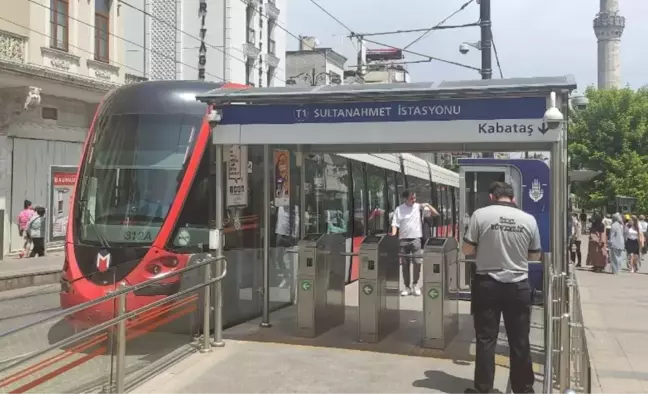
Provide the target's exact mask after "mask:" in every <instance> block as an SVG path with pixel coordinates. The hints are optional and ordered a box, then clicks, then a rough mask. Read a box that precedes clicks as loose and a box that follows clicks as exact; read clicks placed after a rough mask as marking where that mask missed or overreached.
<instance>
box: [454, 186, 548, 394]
mask: <svg viewBox="0 0 648 394" xmlns="http://www.w3.org/2000/svg"><path fill="white" fill-rule="evenodd" d="M489 196H490V199H491V201H492V204H491V205H489V206H487V207H484V208H480V209H478V210H476V211H475V212H474V213H473V215H472V217H471V218H470V222H469V224H468V230H467V231H466V235H465V237H464V240H463V241H464V242H463V246H462V251H463V253H464V255H475V254H476V260H475V261H476V263H475V266H476V270H475V272H476V275H475V279H474V282H473V286H472V297H471V299H472V301H471V302H472V307H473V312H474V315H473V322H474V326H475V335H476V360H475V375H474V386H473V387H472V388H469V389H467V390H466V392H467V393H490V392H493V382H494V379H495V347H496V346H497V338H498V334H499V330H500V318H501V317H502V315H503V317H504V326H505V328H506V335H507V337H508V342H509V347H510V349H511V350H510V356H511V362H510V366H511V367H510V368H511V373H510V378H511V388H512V390H513V392H514V393H533V392H534V391H533V383H534V381H535V375H534V373H533V364H532V362H531V348H530V344H529V330H530V324H531V286H530V285H529V280H528V276H529V261H530V260H531V261H536V260H540V254H541V252H542V247H541V242H540V232H539V230H538V223H537V222H536V220H535V218H534V217H533V216H531V215H529V214H528V213H526V212H524V211H522V210H521V209H519V208H518V207H517V205H516V204H515V201H514V198H513V196H514V194H513V187H512V186H511V185H510V184H508V183H504V182H495V183H493V184H492V185H491V186H490V188H489Z"/></svg>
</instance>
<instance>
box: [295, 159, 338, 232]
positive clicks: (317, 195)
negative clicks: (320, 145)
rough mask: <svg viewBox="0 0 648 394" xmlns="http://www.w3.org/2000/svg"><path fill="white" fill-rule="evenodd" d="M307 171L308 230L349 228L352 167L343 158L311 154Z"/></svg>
mask: <svg viewBox="0 0 648 394" xmlns="http://www.w3.org/2000/svg"><path fill="white" fill-rule="evenodd" d="M304 164H305V166H306V167H305V171H306V187H305V188H304V189H305V199H306V217H307V218H308V221H307V224H306V228H307V231H306V232H307V233H308V232H318V233H320V232H326V233H342V234H345V233H347V231H348V219H349V217H348V213H347V212H348V206H349V186H348V179H349V176H348V172H349V171H348V166H347V160H346V159H345V158H343V157H340V156H336V155H330V154H323V155H309V156H308V157H307V158H306V160H304Z"/></svg>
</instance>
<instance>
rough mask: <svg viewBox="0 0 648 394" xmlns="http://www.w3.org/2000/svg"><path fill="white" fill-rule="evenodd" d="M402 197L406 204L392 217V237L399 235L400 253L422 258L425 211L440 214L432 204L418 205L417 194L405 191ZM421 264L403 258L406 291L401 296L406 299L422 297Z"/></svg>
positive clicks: (414, 259)
mask: <svg viewBox="0 0 648 394" xmlns="http://www.w3.org/2000/svg"><path fill="white" fill-rule="evenodd" d="M401 197H402V198H403V200H404V202H403V203H402V204H401V205H399V206H398V207H396V209H395V210H394V216H393V217H392V235H393V236H396V235H398V238H399V240H400V252H401V253H402V254H408V255H413V256H420V255H421V238H422V237H423V230H422V225H423V209H425V210H428V211H429V212H430V215H432V216H438V215H439V213H438V212H437V210H436V209H434V207H432V205H430V204H427V203H421V204H419V203H417V202H416V193H414V192H412V191H409V190H405V191H403V193H402V194H401ZM426 214H427V213H426ZM421 263H422V261H421V258H420V257H403V258H401V264H402V270H403V282H405V289H403V291H402V292H401V296H403V297H405V296H408V295H411V294H414V295H415V296H420V295H421V290H420V289H419V288H418V281H419V278H420V276H421ZM410 266H411V267H410ZM412 270H413V271H414V272H413V276H414V277H413V278H412V275H411V274H412V272H411V271H412Z"/></svg>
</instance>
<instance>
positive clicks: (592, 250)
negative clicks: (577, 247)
mask: <svg viewBox="0 0 648 394" xmlns="http://www.w3.org/2000/svg"><path fill="white" fill-rule="evenodd" d="M607 260H608V257H607V237H606V236H605V225H604V224H603V220H602V219H601V217H600V216H598V215H596V216H594V217H593V218H592V226H591V227H590V231H589V242H588V244H587V260H586V264H587V265H591V266H592V271H594V272H602V271H603V270H605V266H607Z"/></svg>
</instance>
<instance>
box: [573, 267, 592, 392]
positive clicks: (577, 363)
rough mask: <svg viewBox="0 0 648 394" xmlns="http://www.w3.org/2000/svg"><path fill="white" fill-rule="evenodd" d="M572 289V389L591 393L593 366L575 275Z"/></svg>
mask: <svg viewBox="0 0 648 394" xmlns="http://www.w3.org/2000/svg"><path fill="white" fill-rule="evenodd" d="M572 275H573V274H572ZM570 289H571V296H570V297H569V300H570V308H569V309H570V315H569V316H570V319H569V328H570V342H571V347H570V350H569V358H570V366H571V369H570V371H571V373H570V376H569V378H570V383H571V384H570V386H571V387H570V388H571V389H572V390H573V391H574V392H577V393H590V392H591V389H592V376H591V365H590V358H589V352H588V350H587V337H586V334H585V324H584V320H583V309H582V307H581V296H580V288H579V286H578V281H577V280H576V276H575V275H573V277H572V280H571V286H570Z"/></svg>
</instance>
